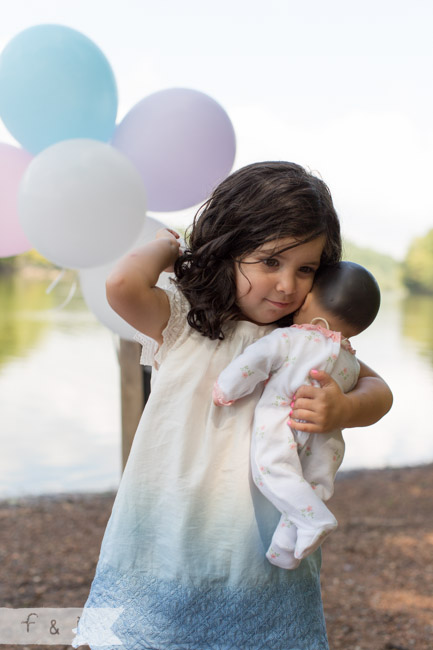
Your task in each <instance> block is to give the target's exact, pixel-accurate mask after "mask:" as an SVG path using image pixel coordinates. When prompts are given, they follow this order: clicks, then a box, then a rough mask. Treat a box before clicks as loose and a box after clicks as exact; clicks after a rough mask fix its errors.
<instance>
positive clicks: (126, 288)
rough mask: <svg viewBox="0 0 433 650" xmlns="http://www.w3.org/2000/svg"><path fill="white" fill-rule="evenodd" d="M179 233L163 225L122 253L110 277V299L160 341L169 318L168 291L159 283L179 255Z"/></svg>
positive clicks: (136, 325) (122, 313)
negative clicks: (150, 237) (139, 244)
mask: <svg viewBox="0 0 433 650" xmlns="http://www.w3.org/2000/svg"><path fill="white" fill-rule="evenodd" d="M180 245H181V238H180V235H179V234H178V233H176V232H174V231H173V230H169V229H167V228H163V229H161V230H159V231H158V233H157V235H156V239H154V240H153V241H151V242H149V243H147V244H145V245H144V246H142V247H141V248H138V249H136V250H134V251H132V252H131V253H129V254H128V255H126V256H125V257H123V258H122V259H121V260H120V261H119V262H118V263H117V264H116V266H115V268H114V270H113V271H112V273H111V275H110V276H109V278H108V279H107V283H106V288H107V300H108V302H109V304H110V305H111V307H112V308H113V309H114V311H116V312H117V313H118V314H119V316H121V317H122V318H123V319H124V320H126V322H127V323H129V324H130V325H132V327H134V328H135V329H137V330H138V331H139V332H142V333H143V334H146V335H147V336H150V337H151V338H153V339H155V341H157V342H158V343H162V332H163V331H164V328H165V326H166V325H167V323H168V319H169V318H170V305H169V302H168V298H167V295H166V293H165V292H164V291H162V289H160V288H159V287H157V286H156V283H157V282H158V278H159V276H160V275H161V273H162V272H163V271H164V270H168V271H170V270H172V269H173V264H174V262H175V261H176V259H177V258H178V257H179V250H180Z"/></svg>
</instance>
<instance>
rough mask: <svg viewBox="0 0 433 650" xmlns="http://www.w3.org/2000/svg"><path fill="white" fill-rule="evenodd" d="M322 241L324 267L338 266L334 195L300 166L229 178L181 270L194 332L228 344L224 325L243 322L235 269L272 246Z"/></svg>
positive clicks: (194, 234) (200, 215)
mask: <svg viewBox="0 0 433 650" xmlns="http://www.w3.org/2000/svg"><path fill="white" fill-rule="evenodd" d="M322 234H324V235H325V237H326V243H325V247H324V250H323V254H322V259H321V263H326V264H329V263H334V262H337V261H339V260H340V257H341V236H340V224H339V221H338V217H337V214H336V212H335V209H334V206H333V203H332V197H331V194H330V192H329V189H328V187H327V186H326V185H325V183H324V182H323V181H322V180H320V179H319V178H317V177H316V176H313V175H312V174H310V173H309V172H307V171H306V170H305V169H304V168H303V167H301V166H300V165H296V164H295V163H289V162H260V163H254V164H252V165H247V166H246V167H243V168H242V169H239V170H238V171H236V172H234V173H233V174H231V175H230V176H228V177H227V178H226V179H225V180H224V181H223V182H222V183H221V184H220V185H219V186H218V187H217V188H216V189H215V190H214V192H213V194H212V195H211V197H210V198H209V200H208V201H206V203H205V204H204V205H203V206H202V207H201V208H200V210H199V211H198V212H197V214H196V216H195V218H194V222H193V224H192V226H191V231H190V233H189V234H188V247H187V249H186V250H185V252H184V254H183V255H181V256H179V258H178V260H177V261H176V263H175V274H176V284H177V285H178V287H179V288H180V290H181V291H182V293H183V294H184V295H185V297H186V298H187V299H188V301H189V303H190V305H191V310H190V311H189V313H188V323H189V325H190V326H191V327H193V328H194V329H196V330H198V331H199V332H200V333H201V334H203V336H207V337H209V338H210V339H223V338H224V334H223V332H222V325H223V324H224V323H225V322H226V321H229V320H239V319H241V318H242V314H241V311H240V309H239V308H238V306H237V304H236V283H235V263H239V262H240V261H241V260H242V258H244V257H246V256H247V255H248V254H250V253H252V252H253V251H255V250H256V249H257V248H259V247H260V246H262V245H263V244H264V243H265V242H267V241H272V240H275V239H280V238H283V237H292V238H294V239H295V240H296V241H297V242H299V244H303V243H306V242H308V241H311V240H312V239H315V238H316V237H318V236H319V235H322ZM283 321H284V319H281V321H278V323H279V324H280V325H286V324H287V317H286V321H285V322H283Z"/></svg>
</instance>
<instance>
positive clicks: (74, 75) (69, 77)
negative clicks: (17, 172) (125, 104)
mask: <svg viewBox="0 0 433 650" xmlns="http://www.w3.org/2000/svg"><path fill="white" fill-rule="evenodd" d="M116 113H117V87H116V80H115V78H114V74H113V71H112V69H111V67H110V64H109V62H108V60H107V59H106V57H105V55H104V54H103V52H102V51H101V50H100V49H99V48H98V47H97V46H96V45H95V43H93V42H92V41H91V40H90V39H89V38H87V36H84V35H83V34H81V33H80V32H77V31H76V30H74V29H71V28H70V27H64V26H62V25H37V26H35V27H30V28H29V29H26V30H24V31H23V32H20V33H19V34H18V35H17V36H15V37H14V38H13V39H12V40H11V41H10V42H9V44H8V45H7V46H6V47H5V49H4V50H3V52H2V54H1V56H0V117H1V118H2V120H3V122H4V124H5V126H6V128H7V129H8V130H9V131H10V133H11V134H12V135H13V136H14V138H15V139H16V140H18V142H19V143H20V144H21V145H22V146H23V147H24V148H25V149H27V150H28V151H30V152H31V153H34V154H37V153H39V152H40V151H42V150H43V149H45V148H46V147H49V146H50V145H52V144H54V143H56V142H59V141H61V140H69V139H72V138H90V139H92V140H101V141H103V142H108V140H110V138H111V136H112V134H113V131H114V127H115V123H116Z"/></svg>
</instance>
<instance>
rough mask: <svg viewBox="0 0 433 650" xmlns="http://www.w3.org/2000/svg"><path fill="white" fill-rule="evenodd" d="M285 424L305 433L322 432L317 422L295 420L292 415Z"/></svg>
mask: <svg viewBox="0 0 433 650" xmlns="http://www.w3.org/2000/svg"><path fill="white" fill-rule="evenodd" d="M287 425H288V426H289V427H292V428H293V429H297V430H298V431H304V432H305V433H322V430H321V428H320V427H319V426H318V425H317V424H314V423H313V422H297V421H296V420H294V419H293V417H291V418H289V419H288V421H287Z"/></svg>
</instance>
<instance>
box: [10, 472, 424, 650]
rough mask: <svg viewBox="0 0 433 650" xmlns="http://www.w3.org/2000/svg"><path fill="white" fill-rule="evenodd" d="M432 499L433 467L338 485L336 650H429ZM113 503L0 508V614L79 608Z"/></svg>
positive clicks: (332, 568) (83, 498) (325, 585)
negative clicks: (2, 610)
mask: <svg viewBox="0 0 433 650" xmlns="http://www.w3.org/2000/svg"><path fill="white" fill-rule="evenodd" d="M432 497H433V465H426V466H422V467H416V468H404V469H390V470H378V471H375V470H369V471H362V472H356V473H351V474H341V475H340V477H339V478H338V480H337V484H336V492H335V495H334V497H333V499H332V501H331V502H330V504H329V505H330V508H331V509H332V511H333V512H334V514H335V515H336V517H337V519H338V521H339V528H338V530H337V531H336V532H334V533H333V534H332V535H331V536H330V537H329V538H328V539H327V540H326V542H325V544H324V546H323V569H322V589H323V601H324V607H325V615H326V619H327V626H328V635H329V644H330V648H331V650H412V649H413V650H433V507H432ZM112 502H113V495H112V494H102V495H76V496H75V495H73V496H70V495H59V496H56V497H38V498H27V499H21V500H9V501H4V502H0V607H12V608H20V607H82V606H83V604H84V602H85V599H86V597H87V593H88V590H89V586H90V582H91V579H92V577H93V573H94V569H95V566H96V561H97V558H98V553H99V547H100V543H101V539H102V535H103V532H104V529H105V525H106V522H107V520H108V517H109V514H110V511H111V506H112ZM0 643H1V641H0ZM1 647H2V648H5V650H8V648H16V649H17V648H19V647H20V648H22V650H26V648H29V649H30V648H31V649H33V650H41V648H42V647H43V646H41V645H33V646H6V645H2V646H1ZM46 647H47V648H52V649H53V650H56V649H57V650H58V649H59V648H62V649H66V648H70V646H53V645H50V646H46ZM83 650H84V646H83Z"/></svg>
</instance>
